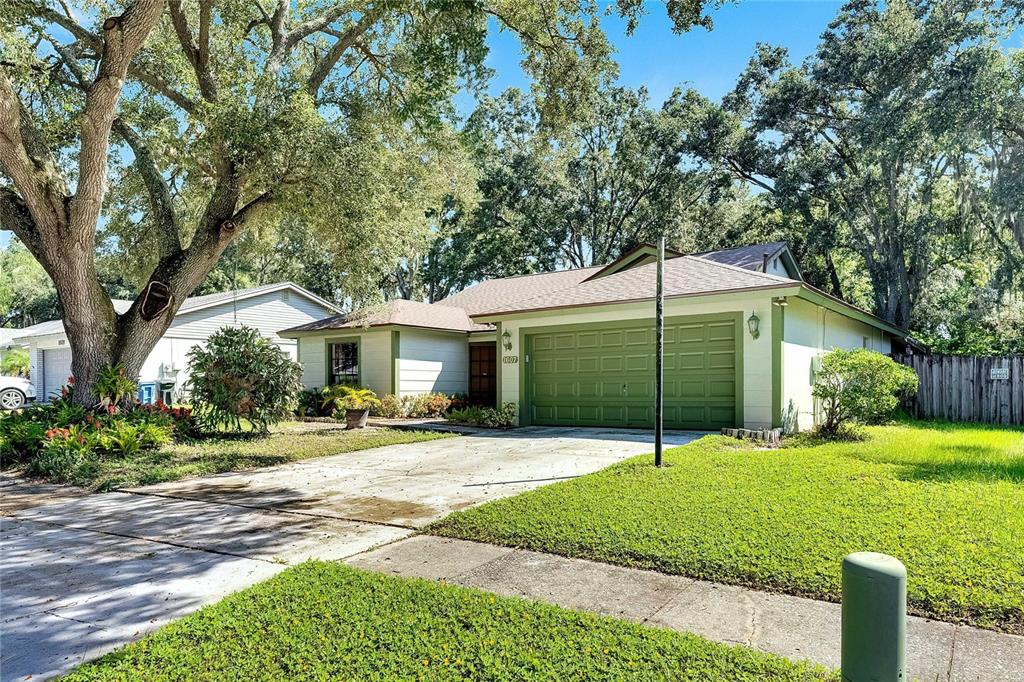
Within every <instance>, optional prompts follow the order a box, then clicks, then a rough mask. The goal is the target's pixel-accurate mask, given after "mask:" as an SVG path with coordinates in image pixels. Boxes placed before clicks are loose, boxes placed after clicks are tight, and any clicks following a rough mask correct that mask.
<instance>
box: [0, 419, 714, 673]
mask: <svg viewBox="0 0 1024 682" xmlns="http://www.w3.org/2000/svg"><path fill="white" fill-rule="evenodd" d="M700 435H701V434H699V433H694V432H670V433H668V434H666V441H667V442H668V443H671V444H674V445H679V444H683V443H687V442H689V441H691V440H693V439H695V438H697V437H699V436H700ZM651 443H652V437H651V435H650V434H649V433H644V432H637V431H618V430H604V429H568V428H558V429H555V428H526V429H517V430H515V431H511V432H506V433H500V434H486V435H467V436H460V437H458V438H451V439H444V440H436V441H430V442H426V443H412V444H407V445H397V446H389V447H384V448H377V449H374V450H363V451H360V452H354V453H348V454H342V455H336V456H333V457H323V458H319V459H313V460H307V461H304V462H300V463H295V464H289V465H285V466H280V467H274V468H269V469H261V470H257V471H250V472H243V473H230V474H222V475H218V476H211V477H207V478H201V479H193V480H188V481H179V482H175V483H168V484H162V485H157V486H149V487H145V488H138V489H133V490H124V491H119V492H114V493H106V494H102V495H83V496H75V495H69V494H68V489H67V488H54V487H52V486H31V485H27V484H24V483H22V482H19V481H11V480H7V481H5V482H4V486H3V488H2V493H3V496H4V498H5V504H6V506H5V508H4V514H5V516H4V517H3V518H2V519H0V569H2V570H0V648H2V650H0V679H2V680H17V679H24V678H25V677H26V676H29V675H32V676H33V679H40V678H46V677H50V676H53V675H56V674H59V673H61V672H65V671H67V670H68V669H70V668H72V667H74V666H75V665H77V664H79V663H81V662H82V661H85V660H89V659H92V658H95V657H97V656H99V655H101V654H103V653H105V652H107V651H109V650H111V649H114V648H116V647H118V646H120V645H122V644H125V643H127V642H129V641H131V640H133V639H136V638H138V637H140V636H141V635H143V634H145V633H147V632H149V631H151V630H154V629H156V628H158V627H160V626H161V625H163V624H165V623H166V622H168V621H169V620H172V619H174V618H178V617H180V616H183V615H185V614H187V613H189V612H191V611H194V610H196V609H197V608H199V607H201V606H203V605H204V604H209V603H212V602H215V601H217V600H219V599H220V598H222V597H224V596H225V595H227V594H229V593H231V592H235V591H237V590H240V589H242V588H244V587H247V586H249V585H251V584H253V583H255V582H258V581H260V580H264V579H266V578H268V577H270V576H272V575H274V574H275V573H277V572H279V571H281V570H283V569H284V568H285V567H286V566H287V565H289V564H294V563H297V562H300V561H303V560H306V559H311V558H317V559H341V558H345V557H350V556H352V555H355V554H358V553H360V552H364V551H366V550H368V549H371V548H373V547H376V546H379V545H383V544H386V543H389V542H394V541H395V540H399V539H401V538H404V537H407V536H409V535H411V534H413V533H414V532H416V530H417V529H419V528H422V527H423V526H425V525H426V524H428V523H430V522H431V521H434V520H436V519H439V518H441V517H443V516H445V515H447V514H448V513H450V512H452V511H455V510H458V509H464V508H466V507H469V506H472V505H476V504H481V503H483V502H487V501H489V500H493V499H497V498H500V497H506V496H509V495H514V494H516V493H519V492H522V491H524V490H529V489H531V488H535V487H537V486H541V485H545V484H547V483H552V482H554V481H558V480H563V479H567V478H571V477H574V476H579V475H582V474H586V473H590V472H592V471H596V470H598V469H601V468H603V467H606V466H608V465H609V464H612V463H614V462H617V461H619V460H622V459H624V458H626V457H630V456H633V455H637V454H642V453H645V452H650V451H651V450H652V445H651Z"/></svg>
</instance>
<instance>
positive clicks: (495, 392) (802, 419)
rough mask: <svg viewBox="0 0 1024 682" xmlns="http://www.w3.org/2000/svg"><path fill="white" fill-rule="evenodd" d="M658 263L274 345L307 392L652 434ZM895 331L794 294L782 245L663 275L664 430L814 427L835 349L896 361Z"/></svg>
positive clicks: (412, 306)
mask: <svg viewBox="0 0 1024 682" xmlns="http://www.w3.org/2000/svg"><path fill="white" fill-rule="evenodd" d="M655 255H656V251H655V249H654V247H652V246H650V245H643V246H640V247H638V248H636V249H633V250H632V251H630V252H628V253H626V254H624V255H623V256H622V257H620V258H619V259H618V260H616V261H615V262H613V263H610V264H608V265H605V266H596V267H590V268H581V269H576V270H564V271H561V272H551V273H541V274H536V275H525V276H522V277H508V278H504V279H496V280H488V281H485V282H480V283H479V284H476V285H474V286H471V287H469V288H468V289H466V290H465V291H462V292H459V293H457V294H455V295H453V296H450V297H448V298H447V299H444V300H442V301H438V302H437V303H434V304H426V303H418V302H412V301H392V302H390V303H388V304H386V305H384V306H381V307H378V308H374V309H369V310H364V311H357V312H356V313H351V314H347V315H337V316H334V317H331V318H327V319H325V320H320V321H318V322H313V323H309V324H305V325H300V326H297V327H293V328H291V329H287V330H285V331H282V332H281V336H284V337H287V338H294V339H297V340H298V342H299V362H300V363H302V365H303V382H304V383H305V385H306V386H307V387H311V388H312V387H317V386H324V385H326V384H331V383H339V382H353V383H359V384H363V385H366V386H368V387H369V388H371V389H373V390H374V391H375V392H377V393H378V394H383V393H394V394H399V395H410V394H414V393H423V392H427V391H442V392H445V393H467V394H468V396H469V399H470V401H471V402H476V403H486V404H495V403H496V402H499V401H500V402H502V403H506V402H511V403H515V404H516V405H517V406H518V408H519V423H520V424H524V425H526V424H538V425H554V426H560V425H566V426H568V425H580V426H629V427H634V426H636V427H644V426H650V425H651V424H652V423H653V405H654V304H653V300H654V294H655V268H656V265H655V263H654V260H655ZM908 345H910V346H912V345H913V341H911V340H909V339H908V337H907V333H906V332H905V331H904V330H902V329H899V328H897V327H895V326H893V325H892V324H889V323H888V322H886V321H884V320H882V319H880V318H878V317H875V316H874V315H871V314H870V313H867V312H865V311H863V310H860V309H859V308H856V307H854V306H852V305H850V304H848V303H846V302H845V301H842V300H840V299H838V298H835V297H833V296H830V295H828V294H826V293H824V292H822V291H819V290H818V289H815V288H814V287H812V286H810V285H809V284H807V283H806V282H804V280H803V276H802V275H801V273H800V270H799V267H798V265H797V263H796V260H795V259H794V258H793V255H792V254H791V253H790V251H789V249H788V248H787V247H786V245H785V244H784V243H782V242H776V243H772V244H755V245H752V246H745V247H740V248H736V249H726V250H722V251H715V252H710V253H702V254H696V255H684V254H680V253H670V254H669V255H668V256H667V260H666V262H665V424H666V426H669V427H670V428H686V429H717V428H720V427H723V426H744V427H747V428H765V427H773V426H774V427H781V426H786V427H788V428H807V427H809V426H811V425H813V424H814V422H815V420H816V418H817V416H818V414H817V413H818V409H817V407H818V406H817V405H816V404H815V400H814V399H813V397H812V396H811V387H812V384H813V381H814V372H815V370H816V368H817V362H818V360H819V359H820V357H821V356H822V354H823V353H825V352H826V351H828V350H830V349H832V348H869V349H872V350H876V351H878V352H881V353H890V352H891V351H893V350H897V351H902V350H904V349H905V348H906V347H907V346H908Z"/></svg>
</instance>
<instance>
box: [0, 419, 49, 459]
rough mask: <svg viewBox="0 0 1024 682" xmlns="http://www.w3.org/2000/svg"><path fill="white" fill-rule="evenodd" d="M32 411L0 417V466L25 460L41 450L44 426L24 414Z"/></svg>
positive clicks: (44, 437)
mask: <svg viewBox="0 0 1024 682" xmlns="http://www.w3.org/2000/svg"><path fill="white" fill-rule="evenodd" d="M34 411H35V410H26V411H25V412H21V413H19V414H11V415H5V416H3V417H0V466H4V467H8V466H11V465H12V464H18V463H21V462H27V461H28V460H29V459H31V458H32V457H34V456H36V455H37V454H39V452H40V451H41V450H42V447H43V441H44V440H45V439H46V426H45V425H44V424H40V423H39V422H36V421H32V420H31V419H26V418H25V416H24V415H25V414H26V413H27V412H34Z"/></svg>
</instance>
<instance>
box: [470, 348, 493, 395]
mask: <svg viewBox="0 0 1024 682" xmlns="http://www.w3.org/2000/svg"><path fill="white" fill-rule="evenodd" d="M497 347H498V346H497V344H496V343H471V344H469V402H470V404H471V405H487V406H489V407H494V405H495V402H496V397H497V389H498V364H497Z"/></svg>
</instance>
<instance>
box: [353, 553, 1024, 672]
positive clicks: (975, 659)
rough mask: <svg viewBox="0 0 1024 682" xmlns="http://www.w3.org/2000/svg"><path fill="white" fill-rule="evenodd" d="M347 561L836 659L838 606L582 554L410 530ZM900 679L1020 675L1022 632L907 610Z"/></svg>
mask: <svg viewBox="0 0 1024 682" xmlns="http://www.w3.org/2000/svg"><path fill="white" fill-rule="evenodd" d="M346 561H347V563H349V564H350V565H352V566H356V567H359V568H365V569H368V570H374V571H381V572H386V573H393V574H397V575H402V576H414V577H421V578H428V579H431V580H447V581H449V582H453V583H457V584H460V585H466V586H470V587H476V588H479V589H483V590H487V591H489V592H495V593H498V594H502V595H510V596H517V597H526V598H529V599H537V600H541V601H546V602H550V603H553V604H558V605H559V606H564V607H568V608H573V609H579V610H583V611H590V612H593V613H598V614H603V615H608V616H614V617H616V618H625V619H628V620H633V621H637V622H640V623H643V624H645V625H651V626H656V627H664V628H670V629H673V630H680V631H688V632H693V633H695V634H698V635H701V636H703V637H707V638H708V639H712V640H716V641H719V642H725V643H728V644H742V645H745V646H749V647H752V648H755V649H759V650H761V651H768V652H771V653H774V654H779V655H781V656H785V657H786V658H789V659H792V660H801V659H808V660H811V661H814V662H815V663H820V664H822V665H825V666H828V667H832V668H837V667H839V627H840V606H839V604H833V603H830V602H823V601H816V600H813V599H803V598H800V597H792V596H789V595H782V594H771V593H767V592H760V591H758V590H751V589H746V588H742V587H734V586H730V585H720V584H716V583H710V582H705V581H700V580H691V579H689V578H683V577H679V576H670V575H665V574H663V573H657V572H655V571H644V570H639V569H631V568H622V567H618V566H610V565H608V564H601V563H596V562H592V561H586V560H583V559H568V558H565V557H560V556H555V555H551V554H542V553H539V552H530V551H526V550H518V549H509V548H506V547H497V546H494V545H487V544H481V543H476V542H467V541H464V540H450V539H446V538H437V537H432V536H429V535H420V536H416V537H412V538H409V539H406V540H401V541H399V542H396V543H393V544H390V545H387V546H385V547H381V548H378V549H376V550H372V551H369V552H366V553H364V554H359V555H356V556H354V557H350V558H349V559H347V560H346ZM907 668H908V672H909V675H910V679H917V680H928V681H935V680H943V681H946V682H951V681H954V680H955V681H961V680H963V681H966V680H972V681H974V680H978V681H984V682H1003V681H1006V682H1020V681H1021V680H1024V637H1016V636H1014V635H1007V634H1002V633H998V632H992V631H989V630H979V629H977V628H971V627H966V626H959V625H953V624H951V623H943V622H939V621H932V620H927V619H924V618H917V617H911V618H909V619H908V625H907Z"/></svg>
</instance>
